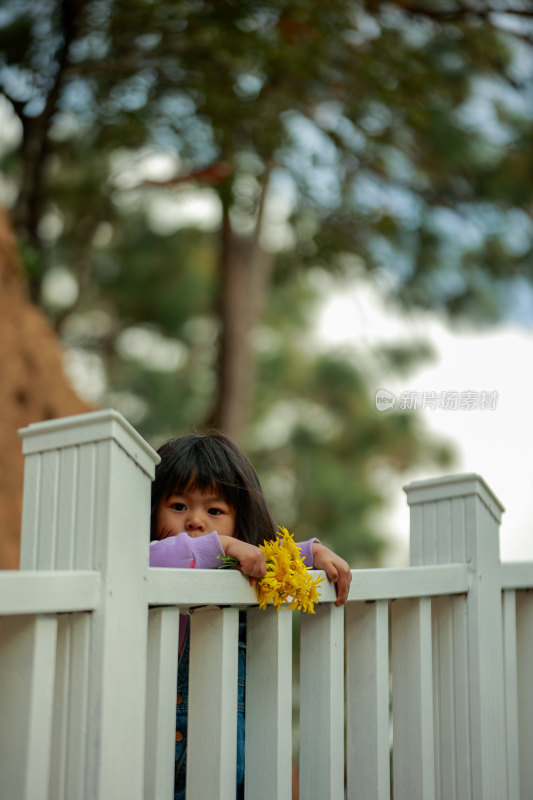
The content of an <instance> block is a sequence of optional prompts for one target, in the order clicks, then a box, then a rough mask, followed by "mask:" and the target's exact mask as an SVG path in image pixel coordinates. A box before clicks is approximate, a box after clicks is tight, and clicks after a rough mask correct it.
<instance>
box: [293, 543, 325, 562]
mask: <svg viewBox="0 0 533 800" xmlns="http://www.w3.org/2000/svg"><path fill="white" fill-rule="evenodd" d="M314 542H318V543H319V544H320V539H317V538H314V539H308V540H307V541H306V542H296V544H297V546H298V549H299V550H300V552H301V554H302V558H303V562H304V564H305V566H306V567H307V569H313V543H314Z"/></svg>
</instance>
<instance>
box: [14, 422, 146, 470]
mask: <svg viewBox="0 0 533 800" xmlns="http://www.w3.org/2000/svg"><path fill="white" fill-rule="evenodd" d="M19 436H20V437H21V438H22V452H23V454H24V455H29V454H31V453H42V452H46V451H47V450H56V449H58V448H61V447H75V446H77V445H82V444H88V443H90V442H99V441H102V440H104V439H113V440H114V441H116V442H117V444H119V445H120V447H122V448H123V449H124V450H125V451H126V452H127V453H128V455H129V456H130V457H131V458H132V459H134V461H136V463H137V464H138V466H139V467H141V469H143V470H144V471H145V472H146V473H147V474H148V475H149V476H150V477H151V478H153V476H154V468H155V465H156V464H158V463H159V461H160V458H159V456H158V455H157V453H156V452H155V450H154V449H153V448H152V447H150V445H149V444H148V442H146V441H145V440H144V439H143V437H142V436H141V435H140V433H138V432H137V431H136V430H135V428H134V427H133V425H130V423H129V422H128V421H127V420H126V419H125V418H124V417H123V416H122V414H121V413H120V412H119V411H116V410H115V409H113V408H107V409H102V410H101V411H91V412H89V413H88V414H76V415H74V416H71V417H61V418H60V419H51V420H46V421H45V422H33V423H31V424H30V425H28V427H27V428H21V429H20V430H19Z"/></svg>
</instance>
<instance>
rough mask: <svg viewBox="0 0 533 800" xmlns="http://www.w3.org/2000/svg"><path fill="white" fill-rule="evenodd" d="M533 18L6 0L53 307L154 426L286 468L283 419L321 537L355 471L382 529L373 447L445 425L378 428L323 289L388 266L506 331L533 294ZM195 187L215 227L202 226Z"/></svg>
mask: <svg viewBox="0 0 533 800" xmlns="http://www.w3.org/2000/svg"><path fill="white" fill-rule="evenodd" d="M532 16H533V15H532V12H531V11H530V10H529V9H528V6H527V4H519V3H518V2H515V3H514V4H510V3H503V4H499V5H498V7H497V8H496V7H494V8H492V7H490V6H489V7H488V6H487V5H486V4H479V3H475V2H471V3H465V2H463V0H461V1H460V2H455V0H442V2H439V3H435V2H429V1H426V0H424V1H423V2H417V3H409V2H405V0H398V1H397V2H394V0H391V2H386V3H385V2H353V0H351V1H348V0H330V2H328V3H327V4H323V3H319V2H306V3H303V2H297V1H296V0H274V1H272V2H267V1H266V0H263V1H261V0H258V1H257V2H253V3H246V4H242V3H235V2H229V0H228V1H227V2H220V3H212V2H207V0H197V1H195V2H172V3H170V2H165V0H157V2H151V3H147V2H145V1H144V0H133V1H132V2H128V3H125V2H123V0H45V1H44V2H42V3H40V4H38V5H37V6H36V5H35V4H32V3H30V2H29V0H22V1H21V0H17V2H15V1H14V0H7V2H6V3H5V4H4V9H3V12H2V15H1V17H0V25H1V26H2V27H1V30H0V51H2V53H3V56H2V59H3V68H2V70H1V71H0V85H1V87H2V91H3V93H4V96H5V97H6V98H7V100H8V101H9V107H10V109H12V111H13V112H14V113H15V114H16V115H17V117H18V119H19V120H20V125H21V130H22V139H21V144H20V147H18V148H17V149H14V150H12V151H10V152H9V153H8V156H7V157H6V158H5V159H4V171H5V174H6V176H8V178H9V179H10V180H12V181H14V182H15V183H16V186H17V187H18V193H17V199H16V201H15V203H14V208H13V213H14V217H15V220H16V224H17V232H18V235H19V240H20V242H21V247H22V252H23V254H24V257H25V261H26V264H27V266H28V271H29V275H30V281H31V286H32V296H33V297H34V299H35V300H36V301H37V302H40V303H42V304H43V305H44V306H45V307H46V309H47V311H48V313H49V314H50V315H51V317H52V318H53V319H54V320H55V324H56V327H57V330H58V331H59V332H60V334H61V337H62V340H63V342H64V343H65V344H66V345H67V346H68V347H69V348H70V351H71V352H72V353H74V354H75V355H76V356H77V358H82V357H86V355H87V353H92V354H97V355H98V357H99V359H100V363H101V364H103V365H104V366H105V370H106V380H107V384H108V388H109V393H108V398H109V399H110V401H112V402H113V403H114V404H115V405H117V406H119V407H122V409H123V410H124V411H125V413H126V415H127V416H130V417H135V416H136V415H137V418H138V419H139V427H140V428H141V429H143V430H144V432H145V433H146V434H147V435H151V436H153V437H157V436H161V435H162V434H164V433H165V432H166V431H170V430H171V429H175V428H176V427H178V426H179V427H181V426H183V427H189V426H191V425H195V424H199V423H201V422H202V421H205V420H208V421H209V422H211V423H212V424H215V425H217V426H218V427H221V428H223V429H224V430H226V431H227V432H228V433H229V434H230V435H231V436H232V437H233V438H236V439H240V440H243V439H244V438H245V435H246V436H247V437H248V442H249V443H250V446H253V447H254V448H255V450H256V452H257V455H258V458H259V459H260V461H261V463H264V464H265V469H266V466H267V465H268V464H269V463H271V464H272V465H276V466H278V467H279V465H280V463H281V462H280V460H279V458H278V456H279V453H280V448H279V447H278V448H277V449H276V448H273V447H272V443H271V442H269V441H268V425H267V422H268V420H269V419H271V418H272V414H273V413H275V412H272V407H274V408H277V409H278V411H280V409H281V412H283V413H281V417H280V418H281V419H283V415H285V417H286V418H287V419H288V420H289V421H288V422H287V426H288V434H287V436H286V439H285V441H284V443H283V447H284V448H285V453H284V458H285V459H287V461H286V462H285V463H292V464H293V470H294V472H293V474H297V475H298V476H300V477H299V479H298V480H299V483H298V486H297V487H296V488H295V490H294V491H293V492H292V493H290V497H291V501H292V502H293V503H297V505H296V506H295V507H296V508H297V511H298V519H299V520H300V519H303V516H302V514H303V508H304V507H305V502H304V501H303V500H302V497H303V488H302V487H304V486H307V485H309V486H311V484H312V485H313V488H312V492H314V493H315V494H314V497H313V495H312V494H310V493H309V492H308V493H307V494H306V495H305V497H306V501H309V500H310V498H311V497H313V502H308V507H309V523H307V522H306V523H305V525H309V530H311V529H312V525H313V523H312V520H313V519H314V520H315V523H314V524H315V526H316V527H318V525H320V526H323V525H324V520H325V517H324V514H325V509H327V508H328V506H331V505H332V504H336V506H338V511H339V514H341V510H342V508H343V502H341V499H340V498H339V496H338V492H339V491H340V487H341V485H342V484H341V476H339V474H338V471H339V470H340V464H342V465H343V470H342V474H343V475H344V478H345V482H346V483H349V485H350V486H351V487H353V486H354V484H355V486H356V487H357V491H359V492H360V495H361V496H360V498H359V499H358V498H357V492H356V491H355V489H354V492H355V494H354V495H353V496H352V498H351V500H350V501H349V508H348V509H345V512H346V513H345V512H343V513H344V518H345V519H347V518H349V517H350V515H351V514H352V513H356V515H357V518H358V519H360V518H361V515H360V510H361V509H362V508H363V507H364V504H365V502H368V504H369V506H372V504H373V503H374V502H375V503H377V502H378V499H379V497H380V496H381V495H380V492H379V491H377V490H376V489H373V488H372V483H371V477H370V476H371V474H372V469H373V466H372V465H373V461H372V458H373V457H372V453H373V452H376V453H377V454H378V455H376V456H374V458H375V459H378V460H379V458H381V459H382V460H383V462H387V463H389V464H393V465H394V466H397V467H398V468H402V467H403V466H405V465H406V464H408V463H409V461H410V460H411V459H418V458H420V457H421V453H422V451H423V449H424V448H423V436H422V434H421V432H420V431H419V430H418V428H417V425H416V422H415V420H414V418H407V417H393V416H389V415H387V416H383V415H382V416H380V417H379V419H377V418H376V415H375V409H374V410H372V408H371V404H370V403H369V401H368V399H367V396H366V391H365V384H364V380H363V378H362V374H361V372H360V371H359V370H357V369H356V368H355V366H354V365H353V364H352V363H350V361H349V360H347V359H344V360H342V359H340V358H338V357H331V356H330V357H328V356H325V355H324V356H320V357H319V358H317V359H315V358H314V355H313V353H312V352H310V351H309V348H307V349H306V347H305V346H297V345H298V343H299V342H301V341H303V340H304V339H305V330H306V326H307V327H308V326H309V322H310V317H311V315H312V311H313V308H314V305H313V302H314V298H315V296H316V293H317V291H316V290H313V286H314V282H313V277H316V276H317V274H319V273H320V272H321V271H324V272H329V273H333V274H338V275H343V276H352V277H354V278H356V277H357V275H358V274H360V272H361V271H363V272H364V271H368V272H370V273H371V274H372V275H373V276H375V278H376V280H379V282H380V285H381V286H384V287H386V288H387V291H388V293H389V294H390V295H391V296H393V297H395V298H396V299H397V300H398V301H400V302H401V303H403V304H404V305H405V306H406V307H407V308H409V307H411V306H413V305H418V306H422V307H425V308H446V309H448V310H449V311H450V312H452V313H455V314H459V313H463V314H467V315H468V316H469V317H470V318H479V319H483V320H492V319H495V318H497V317H498V316H499V315H502V314H506V313H509V307H510V303H511V302H512V300H513V298H514V297H515V296H516V292H517V291H519V292H522V293H524V292H529V291H530V289H529V281H530V278H531V253H532V238H533V226H532V223H531V218H530V217H531V199H530V198H531V195H530V187H529V184H530V180H529V177H530V175H531V166H532V158H533V156H532V151H531V147H530V142H531V120H532V113H531V112H532V109H531V100H530V99H529V98H530V96H531V93H529V94H528V91H527V90H528V88H529V89H530V88H531V45H532V32H531V27H530V20H531V18H532ZM157 154H163V155H164V157H165V162H164V165H163V166H166V174H165V175H160V177H159V179H154V174H153V167H154V164H155V165H159V166H161V165H162V164H163V162H162V160H161V158H160V160H159V161H157V162H156V161H155V156H156V155H157ZM150 165H151V166H152V170H150ZM192 199H194V200H195V202H202V203H203V204H204V205H203V208H204V215H203V218H201V219H199V220H196V221H195V222H194V223H192V222H191V221H189V223H188V224H187V218H186V216H185V215H186V213H187V209H188V208H190V202H191V200H192ZM188 201H189V202H188ZM172 214H173V215H174V219H171V215H172ZM354 264H355V265H357V266H354ZM69 281H70V284H69ZM69 285H70V287H71V291H70V295H69V291H68V286H69ZM60 286H63V288H64V291H63V294H62V299H58V298H60V295H61V293H60V292H59V289H58V287H60ZM65 287H66V289H65ZM215 297H216V298H217V299H216V300H215V299H214V298H215ZM259 323H261V325H259ZM215 343H216V346H217V348H218V350H217V355H216V357H215V356H214V354H213V346H214V344H215ZM162 352H163V353H165V358H164V359H160V361H159V363H158V362H157V358H159V356H157V357H156V354H161V353H162ZM396 356H397V357H399V358H400V361H401V360H402V359H403V358H404V356H402V355H401V354H400V352H399V351H398V352H397V353H396ZM163 361H164V363H163ZM154 368H156V369H154ZM213 376H215V379H214V378H213ZM298 381H299V383H298ZM323 384H324V385H323ZM254 387H256V388H255V391H254ZM337 394H338V395H339V397H337ZM177 398H178V399H177ZM213 398H214V403H213ZM282 400H283V401H284V402H283V405H281V406H280V403H281V401H282ZM308 401H309V402H308ZM343 403H344V406H343ZM318 408H320V409H322V411H323V412H324V413H326V417H328V419H329V417H331V419H329V422H328V420H327V419H325V418H324V417H322V418H321V417H320V415H319V414H318V416H317V413H318V412H317V409H318ZM128 409H129V412H128ZM300 412H301V413H300ZM378 416H379V415H378ZM291 419H292V422H291V421H290V420H291ZM135 421H136V420H135ZM378 422H379V425H378ZM249 423H253V425H252V426H250V425H249ZM330 423H331V424H330ZM247 426H248V427H247ZM265 431H266V433H265ZM261 433H262V436H261ZM254 442H255V443H256V444H255V445H254ZM261 442H262V444H261ZM373 446H375V447H376V448H377V449H376V451H373V449H372V447H373ZM286 448H290V453H289V452H287V451H286ZM433 454H434V453H433ZM367 459H370V460H367ZM348 466H349V468H348ZM351 470H353V471H351ZM304 475H305V478H304V477H303V476H304ZM348 476H349V477H348ZM321 481H322V483H323V485H324V500H323V502H322V504H321V506H320V507H318V506H317V503H318V502H319V500H318V495H317V494H316V486H317V484H320V482H321ZM289 483H290V481H289V482H287V486H288V485H289ZM326 487H329V488H327V491H326ZM335 487H336V488H335ZM346 488H347V487H344V489H345V491H346ZM299 493H300V495H302V497H299ZM365 497H366V500H365ZM346 502H348V501H347V500H346ZM321 509H322V510H321ZM339 519H340V518H339ZM341 524H344V523H341V522H340V521H338V522H336V523H335V525H336V526H337V527H339V526H340V525H341ZM369 547H370V546H369ZM370 549H371V548H370ZM362 550H363V551H364V547H362ZM374 552H375V551H374Z"/></svg>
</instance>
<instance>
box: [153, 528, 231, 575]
mask: <svg viewBox="0 0 533 800" xmlns="http://www.w3.org/2000/svg"><path fill="white" fill-rule="evenodd" d="M223 555H224V550H223V549H222V545H221V544H220V539H219V537H218V533H217V532H216V531H213V532H212V533H208V534H206V535H205V536H198V537H195V538H193V537H191V536H189V535H188V534H187V533H185V532H184V533H179V534H178V535H177V536H167V538H166V539H159V540H157V541H155V542H150V566H151V567H190V566H191V562H194V566H195V567H197V568H198V569H216V567H219V566H220V561H219V558H218V556H223Z"/></svg>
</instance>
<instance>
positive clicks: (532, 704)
mask: <svg viewBox="0 0 533 800" xmlns="http://www.w3.org/2000/svg"><path fill="white" fill-rule="evenodd" d="M516 627H517V677H518V683H517V687H518V698H519V701H518V730H519V741H520V752H519V760H520V800H531V798H532V797H533V758H532V755H531V743H532V742H533V692H532V688H531V676H532V675H533V593H532V592H531V591H525V592H517V596H516Z"/></svg>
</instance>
